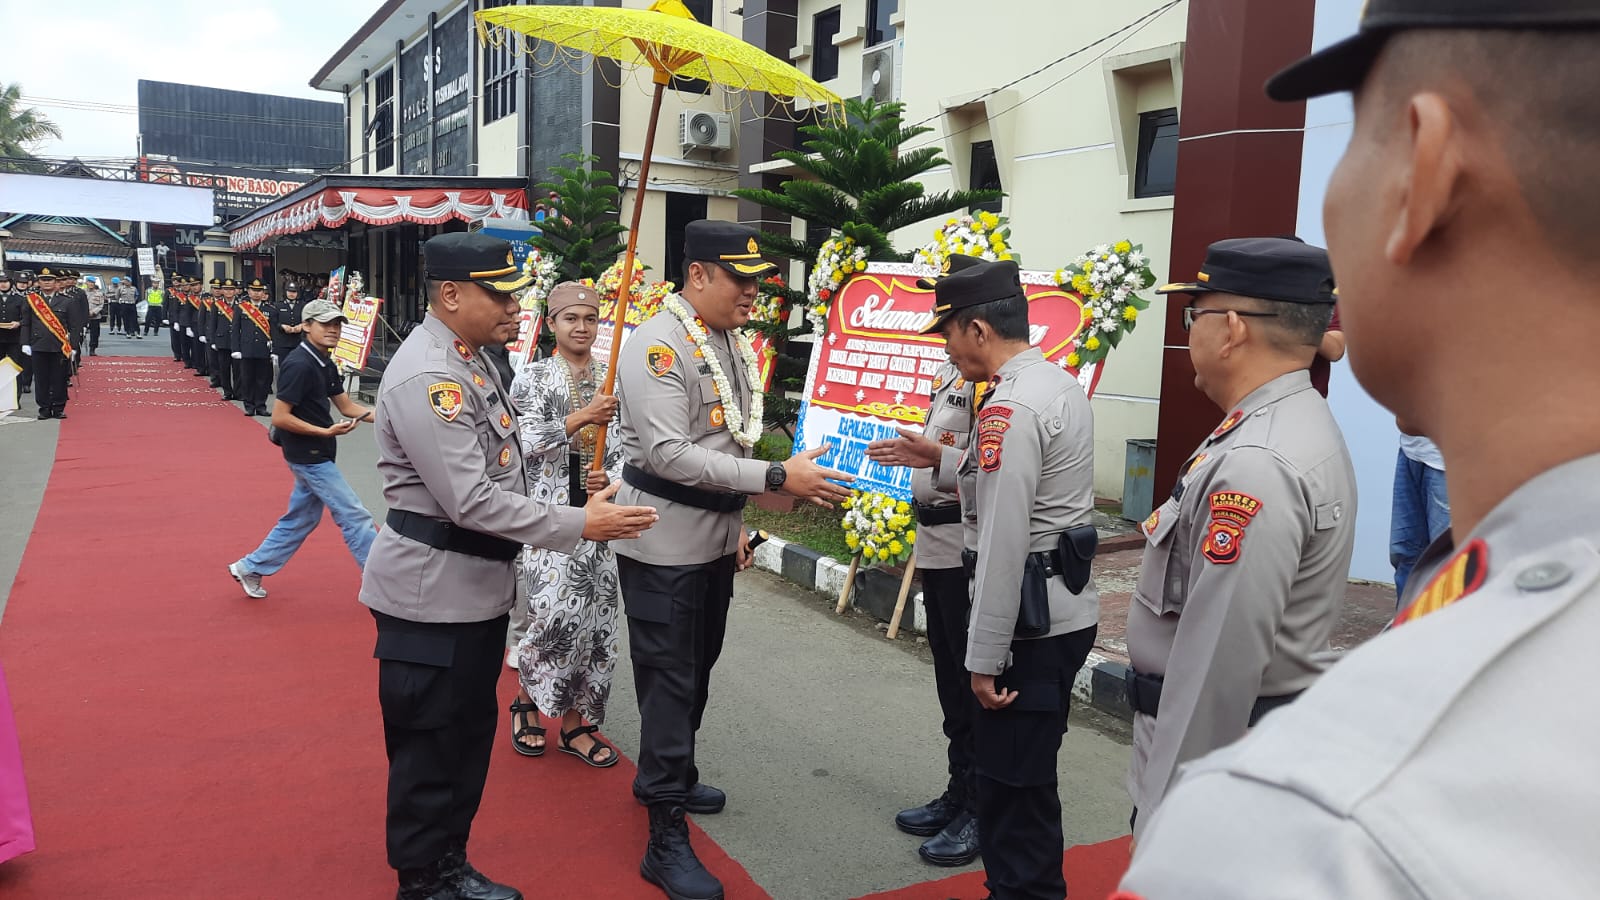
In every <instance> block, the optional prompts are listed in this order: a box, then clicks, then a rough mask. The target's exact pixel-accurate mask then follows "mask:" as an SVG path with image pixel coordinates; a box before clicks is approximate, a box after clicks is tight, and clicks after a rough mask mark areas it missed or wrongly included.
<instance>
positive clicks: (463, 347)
mask: <svg viewBox="0 0 1600 900" xmlns="http://www.w3.org/2000/svg"><path fill="white" fill-rule="evenodd" d="M451 346H453V347H455V348H456V353H458V354H460V356H461V358H462V359H464V360H466V361H468V362H471V361H472V350H471V349H470V348H468V347H467V342H466V341H463V340H461V339H460V338H457V339H456V342H455V343H454V344H452V345H451Z"/></svg>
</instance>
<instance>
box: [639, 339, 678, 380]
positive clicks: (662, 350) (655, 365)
mask: <svg viewBox="0 0 1600 900" xmlns="http://www.w3.org/2000/svg"><path fill="white" fill-rule="evenodd" d="M677 360H678V355H677V354H676V353H674V352H673V350H672V348H671V347H668V346H667V345H666V344H651V345H650V347H649V349H647V350H645V352H644V361H645V365H647V366H649V367H650V374H651V375H654V376H655V377H657V378H660V377H661V376H663V375H665V374H667V373H668V372H670V371H672V364H673V363H674V362H677Z"/></svg>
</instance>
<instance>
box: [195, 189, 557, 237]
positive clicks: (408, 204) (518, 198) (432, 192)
mask: <svg viewBox="0 0 1600 900" xmlns="http://www.w3.org/2000/svg"><path fill="white" fill-rule="evenodd" d="M527 187H528V183H527V181H526V180H525V179H522V178H480V177H472V176H460V177H451V176H442V175H441V176H431V175H326V176H323V177H322V178H318V179H316V180H315V181H311V182H307V183H306V184H305V185H304V186H303V187H301V188H300V189H299V190H297V191H295V192H294V193H292V194H288V195H286V196H283V197H279V198H278V199H276V200H274V201H272V202H271V203H268V204H266V205H265V206H262V207H261V208H259V209H257V210H255V211H254V212H252V213H250V214H248V215H245V216H241V217H240V218H238V219H237V220H235V221H233V222H232V223H230V224H229V225H228V226H227V231H228V241H229V243H230V244H231V245H232V246H233V249H234V250H235V251H241V250H249V249H250V248H252V247H255V246H258V245H260V244H261V243H262V242H263V241H266V240H269V239H271V238H274V237H277V236H279V235H284V234H298V233H301V232H306V231H313V230H316V229H318V228H339V227H342V226H343V225H344V224H345V222H347V221H348V220H351V219H354V220H356V221H358V222H365V223H367V224H369V225H391V224H394V223H396V222H415V223H417V224H424V225H436V224H439V223H441V222H448V221H451V220H456V221H461V222H481V221H483V220H485V219H490V218H499V219H510V220H514V221H515V220H526V219H527V218H528V191H527Z"/></svg>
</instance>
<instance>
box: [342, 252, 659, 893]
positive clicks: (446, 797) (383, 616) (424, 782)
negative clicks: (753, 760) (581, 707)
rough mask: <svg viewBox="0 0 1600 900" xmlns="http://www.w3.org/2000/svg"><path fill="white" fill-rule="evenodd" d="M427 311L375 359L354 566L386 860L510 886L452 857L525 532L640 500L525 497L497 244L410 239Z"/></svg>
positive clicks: (534, 535) (411, 886)
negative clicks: (371, 502) (369, 524)
mask: <svg viewBox="0 0 1600 900" xmlns="http://www.w3.org/2000/svg"><path fill="white" fill-rule="evenodd" d="M423 257H424V266H425V268H426V274H427V279H428V296H429V312H428V315H427V316H426V317H425V318H424V319H423V321H422V324H421V325H420V326H419V327H418V328H417V329H416V330H414V331H413V332H412V333H411V335H410V336H409V337H407V338H406V340H405V343H404V344H402V345H401V347H400V349H399V351H397V352H396V354H395V356H394V359H393V360H392V361H390V363H389V366H388V368H387V369H386V370H385V371H384V374H383V384H382V385H381V387H380V391H379V396H378V404H377V408H376V428H377V442H378V452H379V458H378V470H379V472H380V473H381V474H382V475H383V493H384V499H385V500H386V501H387V502H388V504H389V514H388V518H387V519H386V520H385V526H384V527H383V528H381V529H380V530H379V533H378V537H377V539H376V541H375V542H374V543H373V545H372V550H371V553H370V554H369V555H368V558H367V566H366V568H365V570H364V571H363V573H362V579H361V602H362V603H365V604H366V605H367V606H368V607H370V608H371V609H372V615H373V618H374V619H376V621H377V627H378V639H377V647H376V650H375V651H374V654H373V655H374V656H376V657H377V658H378V660H379V663H378V698H379V703H380V705H381V707H382V709H383V726H384V742H385V745H386V747H387V750H388V756H389V812H388V818H387V845H388V858H389V865H391V866H393V867H394V868H395V869H396V870H398V872H399V878H400V898H401V900H457V898H473V900H514V898H520V897H521V896H522V894H521V893H520V892H518V891H516V890H515V889H513V888H509V887H506V886H505V885H500V884H496V883H494V882H492V881H490V880H489V879H487V878H485V877H484V876H483V875H482V874H481V873H479V872H478V871H477V870H476V869H475V868H473V867H472V865H471V864H470V863H468V862H467V858H466V847H467V838H468V834H469V831H470V830H471V827H472V820H473V817H474V816H475V815H476V814H477V811H478V804H479V801H480V800H481V799H482V797H483V785H484V779H485V777H486V776H487V774H488V770H489V751H490V748H491V747H492V746H493V742H494V733H495V726H496V723H497V721H498V712H497V706H498V703H497V700H496V698H495V682H496V681H497V680H498V677H499V674H500V651H501V646H502V641H504V639H505V633H506V618H507V616H506V613H507V611H508V610H510V608H511V602H512V598H513V597H514V596H515V595H516V569H515V565H516V558H517V555H518V553H520V552H521V550H522V545H523V544H529V545H532V546H536V547H548V548H552V549H558V550H566V549H571V548H574V547H576V546H577V543H578V539H579V538H580V537H582V538H586V539H588V540H614V539H617V538H624V537H634V536H637V535H638V534H640V533H641V532H642V531H643V530H644V529H646V528H648V527H650V524H651V523H652V522H653V521H655V512H654V511H653V510H651V509H649V508H647V507H625V506H618V505H616V504H613V503H611V502H610V500H611V497H612V495H613V494H615V493H616V490H615V488H611V489H608V490H607V491H605V492H603V493H599V494H596V495H594V497H593V498H591V499H590V502H589V504H588V505H587V506H586V507H583V508H569V507H560V506H551V505H549V504H546V503H540V502H536V501H534V500H532V499H530V498H529V497H528V484H527V478H526V475H525V474H524V469H523V465H522V451H521V445H520V444H519V443H518V441H519V438H518V436H517V410H516V409H515V408H514V407H513V406H512V404H511V399H510V394H509V392H508V391H507V390H506V386H505V385H504V384H502V383H501V381H500V376H499V374H498V373H496V372H495V370H494V368H493V367H492V366H489V365H486V364H485V363H484V360H483V355H482V349H483V347H484V346H485V345H487V344H490V343H493V342H496V341H498V342H500V343H502V344H503V343H505V341H506V340H507V336H508V335H514V334H515V333H516V328H517V313H518V305H517V300H516V298H515V297H514V296H512V294H511V293H510V292H511V291H515V290H517V289H519V288H521V287H523V286H525V285H526V284H527V283H528V281H529V280H530V279H529V278H528V277H527V276H524V275H522V274H521V273H520V271H519V270H518V267H517V266H516V264H515V263H514V262H513V261H512V257H511V245H510V244H508V243H507V242H505V241H503V240H500V239H498V238H492V237H489V236H487V235H483V234H476V233H470V234H469V233H451V234H444V235H439V236H437V237H433V238H430V239H429V240H428V242H427V243H426V244H425V245H423Z"/></svg>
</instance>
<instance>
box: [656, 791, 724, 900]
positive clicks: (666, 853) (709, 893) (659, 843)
mask: <svg viewBox="0 0 1600 900" xmlns="http://www.w3.org/2000/svg"><path fill="white" fill-rule="evenodd" d="M639 874H640V875H641V876H643V877H644V880H645V881H648V882H650V883H651V884H653V885H655V886H656V887H658V888H661V890H662V891H664V892H666V895H667V897H669V898H670V900H722V882H720V881H718V880H717V879H716V876H714V875H712V874H711V873H710V872H707V871H706V867H705V866H702V865H701V864H700V860H699V859H698V858H697V857H696V856H695V855H694V848H693V847H690V846H689V824H688V823H687V822H685V821H684V820H683V807H681V806H678V805H676V804H670V803H658V804H656V805H654V806H652V807H650V846H649V847H648V848H646V849H645V851H644V859H643V860H642V861H641V862H640V863H639Z"/></svg>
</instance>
